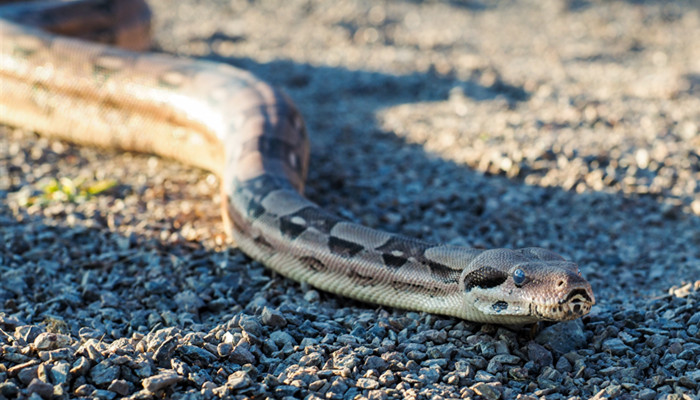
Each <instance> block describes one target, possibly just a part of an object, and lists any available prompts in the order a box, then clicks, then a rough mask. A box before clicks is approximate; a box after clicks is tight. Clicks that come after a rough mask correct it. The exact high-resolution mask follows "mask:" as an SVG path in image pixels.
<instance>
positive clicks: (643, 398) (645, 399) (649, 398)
mask: <svg viewBox="0 0 700 400" xmlns="http://www.w3.org/2000/svg"><path fill="white" fill-rule="evenodd" d="M637 398H638V399H639V400H654V399H655V398H656V392H655V391H654V390H651V389H642V390H640V391H639V392H638V393H637Z"/></svg>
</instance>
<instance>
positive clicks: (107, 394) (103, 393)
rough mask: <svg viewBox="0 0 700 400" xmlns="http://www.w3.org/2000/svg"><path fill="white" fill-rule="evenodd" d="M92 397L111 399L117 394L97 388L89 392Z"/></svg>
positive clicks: (103, 399) (104, 399) (101, 399)
mask: <svg viewBox="0 0 700 400" xmlns="http://www.w3.org/2000/svg"><path fill="white" fill-rule="evenodd" d="M91 396H92V397H94V398H96V399H99V400H112V399H114V398H115V397H117V394H116V393H114V392H111V391H109V390H105V389H97V390H95V391H94V392H92V394H91Z"/></svg>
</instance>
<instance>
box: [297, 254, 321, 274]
mask: <svg viewBox="0 0 700 400" xmlns="http://www.w3.org/2000/svg"><path fill="white" fill-rule="evenodd" d="M299 261H301V262H302V263H303V264H304V265H306V266H307V267H309V268H311V269H312V270H313V271H314V272H321V271H324V270H325V269H326V264H324V263H323V261H321V260H319V259H318V258H316V257H311V256H303V257H300V258H299Z"/></svg>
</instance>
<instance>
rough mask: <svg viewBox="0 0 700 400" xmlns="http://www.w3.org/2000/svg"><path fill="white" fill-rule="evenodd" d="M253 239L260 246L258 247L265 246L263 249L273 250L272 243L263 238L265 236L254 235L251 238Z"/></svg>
mask: <svg viewBox="0 0 700 400" xmlns="http://www.w3.org/2000/svg"><path fill="white" fill-rule="evenodd" d="M253 241H254V242H255V243H256V244H257V245H258V246H260V247H263V248H265V249H267V250H273V247H272V245H271V244H270V242H268V241H267V239H265V237H264V236H262V235H258V236H256V237H255V238H254V239H253Z"/></svg>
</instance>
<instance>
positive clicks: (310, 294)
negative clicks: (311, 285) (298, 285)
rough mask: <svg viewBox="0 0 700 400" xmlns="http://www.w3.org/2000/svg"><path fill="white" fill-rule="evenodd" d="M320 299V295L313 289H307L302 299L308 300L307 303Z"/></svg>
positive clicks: (316, 301)
mask: <svg viewBox="0 0 700 400" xmlns="http://www.w3.org/2000/svg"><path fill="white" fill-rule="evenodd" d="M320 299H321V295H320V294H318V292H317V291H315V290H313V289H311V290H308V291H307V292H306V293H304V300H306V301H308V302H309V303H318V301H319V300H320Z"/></svg>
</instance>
